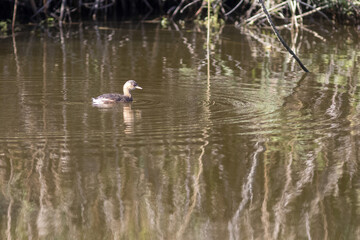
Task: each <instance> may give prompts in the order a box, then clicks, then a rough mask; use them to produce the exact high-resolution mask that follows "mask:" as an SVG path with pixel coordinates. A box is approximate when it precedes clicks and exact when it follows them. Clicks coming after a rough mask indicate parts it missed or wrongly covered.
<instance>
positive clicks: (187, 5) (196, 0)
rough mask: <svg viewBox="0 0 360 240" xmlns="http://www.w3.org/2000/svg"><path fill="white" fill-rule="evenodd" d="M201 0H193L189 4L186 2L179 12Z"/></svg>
mask: <svg viewBox="0 0 360 240" xmlns="http://www.w3.org/2000/svg"><path fill="white" fill-rule="evenodd" d="M200 1H201V0H195V1H193V2H191V3H189V4H186V5H185V6H184V7H183V8H182V9H181V10H180V13H183V12H184V11H185V9H187V8H188V7H190V6H191V5H194V4H195V3H198V2H200Z"/></svg>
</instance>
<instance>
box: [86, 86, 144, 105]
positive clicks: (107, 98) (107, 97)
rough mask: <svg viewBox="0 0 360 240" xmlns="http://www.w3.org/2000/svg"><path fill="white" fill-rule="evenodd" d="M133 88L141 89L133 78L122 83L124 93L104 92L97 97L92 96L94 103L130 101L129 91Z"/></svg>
mask: <svg viewBox="0 0 360 240" xmlns="http://www.w3.org/2000/svg"><path fill="white" fill-rule="evenodd" d="M135 89H142V88H141V87H140V86H138V84H137V83H136V82H135V81H134V80H129V81H127V82H126V83H125V84H124V87H123V92H124V95H121V94H119V93H105V94H102V95H100V96H98V97H97V98H93V99H92V101H93V104H94V105H102V104H112V103H116V102H131V101H132V100H133V98H132V96H131V94H130V91H132V90H135Z"/></svg>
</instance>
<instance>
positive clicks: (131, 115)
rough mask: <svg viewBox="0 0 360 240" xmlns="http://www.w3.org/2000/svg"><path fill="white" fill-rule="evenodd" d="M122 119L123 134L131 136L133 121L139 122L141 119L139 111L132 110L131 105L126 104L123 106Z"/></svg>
mask: <svg viewBox="0 0 360 240" xmlns="http://www.w3.org/2000/svg"><path fill="white" fill-rule="evenodd" d="M123 117H124V124H125V130H124V132H125V134H131V133H133V132H134V122H135V120H139V119H140V118H141V111H140V110H136V111H134V110H132V109H131V104H130V103H127V104H124V105H123Z"/></svg>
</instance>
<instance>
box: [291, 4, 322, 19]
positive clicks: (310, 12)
mask: <svg viewBox="0 0 360 240" xmlns="http://www.w3.org/2000/svg"><path fill="white" fill-rule="evenodd" d="M327 7H329V5H325V6H322V7H317V8H315V9H313V10H311V11H308V12H306V13H303V14H301V15H297V16H295V18H296V19H298V18H302V17H305V16H307V15H310V14H313V13H315V12H319V10H322V9H325V8H327Z"/></svg>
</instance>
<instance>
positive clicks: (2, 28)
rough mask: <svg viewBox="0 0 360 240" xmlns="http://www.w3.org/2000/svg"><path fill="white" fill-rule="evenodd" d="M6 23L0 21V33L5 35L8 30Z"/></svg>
mask: <svg viewBox="0 0 360 240" xmlns="http://www.w3.org/2000/svg"><path fill="white" fill-rule="evenodd" d="M8 26H9V24H8V21H0V33H2V34H3V33H6V32H7V30H8Z"/></svg>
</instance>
